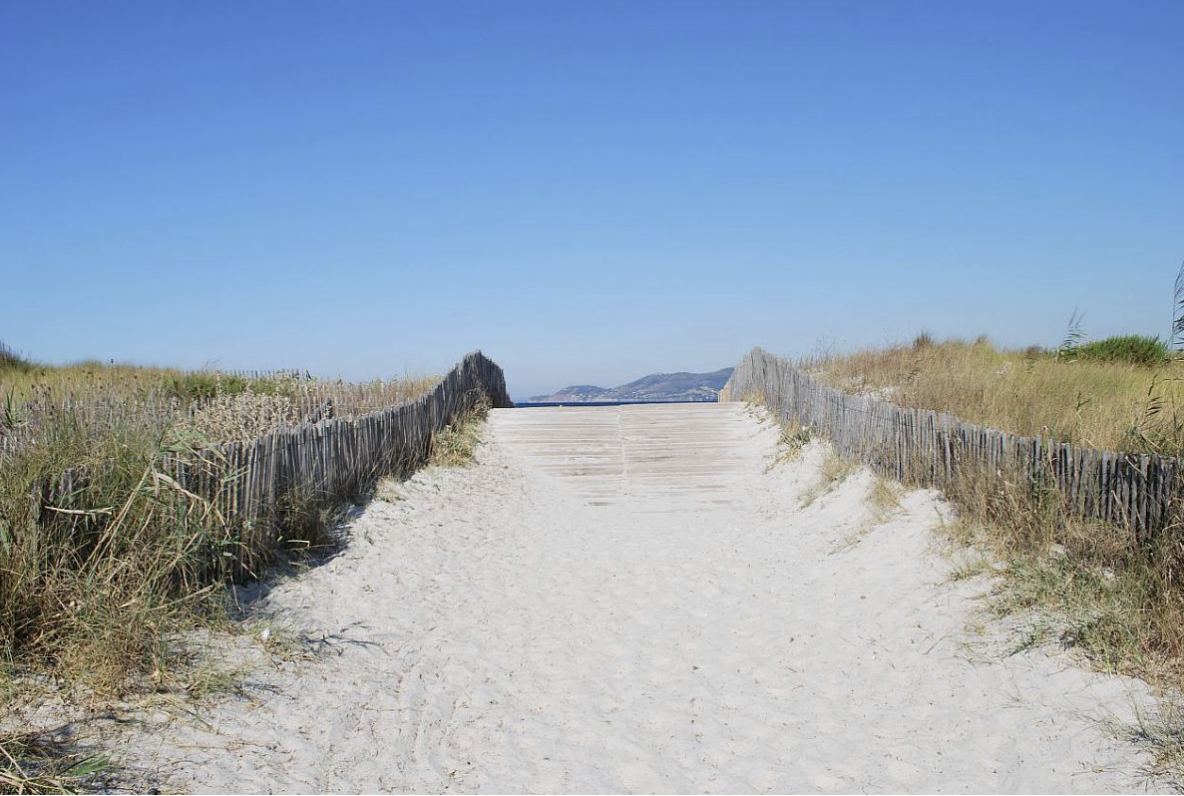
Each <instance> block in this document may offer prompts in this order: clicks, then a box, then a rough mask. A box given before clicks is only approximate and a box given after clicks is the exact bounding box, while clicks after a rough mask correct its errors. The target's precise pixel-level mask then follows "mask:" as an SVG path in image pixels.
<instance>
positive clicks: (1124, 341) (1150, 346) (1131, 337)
mask: <svg viewBox="0 0 1184 796" xmlns="http://www.w3.org/2000/svg"><path fill="white" fill-rule="evenodd" d="M1065 353H1066V354H1067V355H1068V356H1070V357H1073V358H1076V359H1079V360H1095V361H1099V362H1118V363H1124V364H1128V365H1138V366H1141V367H1156V366H1161V365H1166V364H1167V363H1169V362H1170V361H1171V359H1172V352H1171V349H1169V348H1168V344H1167V343H1165V342H1164V341H1163V340H1160V339H1159V338H1158V337H1147V336H1145V335H1139V334H1128V335H1122V336H1119V337H1107V338H1105V339H1103V340H1097V341H1094V342H1090V343H1083V344H1081V345H1077V346H1073V347H1071V348H1070V349H1068V350H1067V351H1066V352H1065Z"/></svg>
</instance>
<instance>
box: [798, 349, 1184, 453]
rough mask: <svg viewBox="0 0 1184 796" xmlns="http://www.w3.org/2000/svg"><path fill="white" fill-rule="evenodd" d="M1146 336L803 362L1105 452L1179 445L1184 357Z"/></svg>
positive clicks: (923, 402) (846, 379)
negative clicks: (1168, 354)
mask: <svg viewBox="0 0 1184 796" xmlns="http://www.w3.org/2000/svg"><path fill="white" fill-rule="evenodd" d="M1164 351H1166V347H1165V346H1164V345H1163V343H1162V342H1159V341H1156V340H1155V338H1134V337H1126V338H1110V339H1109V340H1105V341H1098V342H1097V343H1088V344H1083V345H1070V346H1065V347H1063V348H1061V349H1060V350H1045V349H1041V348H1038V347H1035V346H1033V347H1030V348H1027V349H1022V350H1007V349H1000V348H997V347H995V346H994V345H992V344H991V343H990V341H989V340H987V339H986V338H979V339H978V340H976V341H974V342H966V341H959V340H948V341H945V342H940V343H939V342H936V341H935V340H933V338H932V337H931V336H929V335H920V336H918V337H917V339H916V340H914V341H913V343H912V344H909V345H897V346H890V347H887V348H883V349H874V350H865V351H858V352H855V353H853V354H848V355H844V356H837V357H834V358H831V359H827V360H824V361H819V362H814V363H810V365H809V367H810V369H811V372H813V373H815V374H816V375H817V376H818V377H820V378H821V379H822V380H823V381H825V382H826V383H828V384H830V385H831V386H833V387H836V388H838V389H841V390H844V391H846V392H851V393H872V394H876V395H878V396H881V397H884V398H887V399H888V400H891V401H893V402H894V403H897V404H900V405H901V406H907V407H916V408H922V409H934V410H938V411H944V412H949V413H950V414H953V415H955V416H957V417H959V418H961V419H963V420H966V421H969V422H972V423H977V424H979V425H985V426H990V427H992V428H998V429H1003V430H1006V431H1010V432H1013V433H1018V434H1024V435H1029V436H1030V435H1036V434H1040V435H1042V436H1045V437H1052V438H1055V439H1057V440H1060V441H1062V442H1072V443H1076V444H1080V445H1085V446H1088V447H1094V448H1101V449H1105V450H1114V451H1129V452H1140V453H1160V454H1164V455H1180V454H1181V453H1184V411H1181V410H1182V409H1184V388H1182V387H1181V386H1180V385H1181V383H1182V382H1181V380H1184V363H1181V362H1175V361H1171V360H1170V359H1166V358H1164V357H1163V356H1161V354H1162V353H1163V352H1164Z"/></svg>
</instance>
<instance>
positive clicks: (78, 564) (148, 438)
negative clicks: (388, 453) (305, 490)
mask: <svg viewBox="0 0 1184 796" xmlns="http://www.w3.org/2000/svg"><path fill="white" fill-rule="evenodd" d="M435 381H436V380H435V379H417V380H407V381H397V380H392V381H388V382H374V383H370V384H346V383H343V382H320V381H317V380H315V379H312V378H310V377H308V376H306V375H297V374H281V375H268V376H264V377H261V378H248V377H244V376H236V375H227V374H217V373H206V372H202V373H185V372H182V371H176V370H167V369H152V368H144V369H138V368H131V367H126V366H104V365H99V364H97V363H86V364H83V365H77V366H70V367H64V368H51V367H45V366H41V365H38V364H36V363H32V362H29V361H27V360H24V359H22V358H20V357H17V356H15V355H13V354H12V352H11V351H9V350H7V349H5V348H4V347H3V346H2V345H0V395H2V396H3V398H2V399H0V443H2V442H4V440H5V439H7V441H8V443H9V444H8V445H7V447H5V446H4V445H0V714H3V713H5V712H7V710H8V709H9V708H10V707H12V706H15V705H17V704H18V703H19V702H20V700H22V699H23V698H24V696H25V690H24V689H23V688H22V686H21V683H28V682H33V681H37V682H46V677H48V678H49V680H50V681H52V682H53V683H55V684H56V687H57V688H58V689H59V690H61V691H63V692H64V693H66V694H68V695H71V696H73V697H74V698H82V699H90V698H96V697H97V698H105V697H107V696H114V695H118V694H122V693H126V692H127V691H128V690H129V689H130V690H147V691H151V690H153V689H154V688H157V687H159V686H161V684H162V683H167V682H168V681H169V680H170V678H173V677H174V673H175V672H177V671H179V670H182V669H184V667H185V666H187V665H188V656H187V655H186V653H184V652H183V651H180V650H178V648H177V646H176V645H175V644H174V643H173V641H174V640H175V639H176V638H178V634H179V633H181V632H182V631H185V630H187V629H190V628H195V627H197V626H199V625H202V624H207V625H208V624H217V623H219V622H222V621H224V620H225V617H226V616H227V615H228V613H227V607H228V606H227V599H228V598H227V590H226V588H225V586H226V584H228V583H230V582H232V581H237V580H242V579H244V578H250V577H253V576H256V575H258V574H260V573H261V572H262V571H263V569H264V568H265V567H267V566H268V565H269V564H270V563H271V562H272V561H273V560H274V559H275V558H276V557H277V556H283V555H286V554H290V553H299V552H303V551H307V550H308V549H310V548H316V547H318V546H321V545H325V544H327V543H329V537H328V533H327V532H328V529H329V526H330V524H331V522H332V520H333V516H332V515H333V511H334V506H332V505H328V503H327V501H326V500H324V499H322V498H321V496H318V495H311V494H302V493H297V492H291V493H289V494H287V495H285V496H284V498H283V499H282V500H281V501H280V503H279V505H278V507H277V508H276V510H275V511H274V512H273V513H272V515H271V516H268V517H266V518H263V519H261V520H256V521H254V522H247V523H244V522H241V521H237V520H235V519H234V518H232V517H224V516H221V515H220V514H219V513H218V510H217V509H216V507H215V506H216V504H215V503H214V502H211V501H210V500H209V499H208V497H209V496H206V497H202V496H199V495H196V494H193V493H192V492H189V491H187V490H185V489H183V488H181V487H180V486H179V485H178V484H177V483H176V482H174V481H173V480H172V479H171V478H170V477H169V476H168V475H167V473H168V472H169V469H168V467H167V464H166V463H167V462H168V461H169V460H170V458H171V457H177V456H181V457H189V458H193V457H195V456H196V454H197V453H199V452H200V451H203V450H204V451H206V453H207V456H209V454H210V453H211V452H216V451H217V450H218V448H217V444H218V443H220V442H222V441H225V440H232V439H249V438H253V437H256V436H259V435H260V434H262V433H264V432H266V431H268V430H269V429H271V428H272V427H274V426H276V425H279V424H294V423H298V422H301V421H302V420H304V419H308V418H309V417H310V415H312V413H314V412H318V411H319V412H320V413H321V416H325V415H326V414H327V412H326V410H325V405H326V402H330V403H331V404H332V405H333V409H332V412H333V414H334V415H335V416H338V417H340V416H351V415H354V414H361V413H364V412H366V411H371V410H372V409H375V408H379V407H381V406H387V405H390V404H392V403H398V402H400V401H402V400H406V399H409V398H413V397H416V396H418V395H420V394H423V393H424V392H426V391H427V390H428V389H430V388H431V386H433V385H434V383H435ZM209 461H210V464H209V466H211V467H218V466H220V465H219V464H218V458H217V455H214V456H212V457H209ZM67 471H75V472H80V473H83V474H84V476H83V477H82V478H81V479H80V480H79V486H78V487H77V489H76V490H75V491H74V493H72V494H70V495H67V496H66V497H64V498H62V499H60V500H56V501H55V504H54V505H53V506H46V505H43V502H42V501H41V500H40V499H38V497H37V496H38V495H39V494H40V490H41V489H42V488H43V487H44V485H46V484H47V483H48V482H50V481H51V480H52V479H54V478H56V477H58V476H60V475H61V474H63V473H65V472H67ZM48 750H49V747H46V746H44V745H38V744H35V743H32V742H31V741H30V740H29V738H28V737H27V736H23V735H19V734H17V735H13V734H11V733H10V734H9V735H7V736H2V737H0V791H13V792H21V791H24V792H39V791H45V790H48V791H55V790H59V791H60V790H61V789H63V788H69V787H73V785H72V784H71V783H77V782H79V781H80V779H79V778H80V777H84V776H86V775H88V772H89V771H90V769H89V768H87V766H81V764H77V765H76V763H78V761H72V760H71V759H69V758H68V756H66V757H63V755H61V754H58V755H56V756H55V755H51V754H49V751H48ZM43 753H44V754H43ZM87 765H89V763H88V764H87ZM80 766H81V767H80Z"/></svg>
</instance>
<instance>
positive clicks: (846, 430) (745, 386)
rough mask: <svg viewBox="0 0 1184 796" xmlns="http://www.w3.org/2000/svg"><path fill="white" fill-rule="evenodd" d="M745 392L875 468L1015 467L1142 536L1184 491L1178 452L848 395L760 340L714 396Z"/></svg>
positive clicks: (885, 471)
mask: <svg viewBox="0 0 1184 796" xmlns="http://www.w3.org/2000/svg"><path fill="white" fill-rule="evenodd" d="M753 398H755V399H758V400H760V401H762V402H763V403H764V404H765V405H766V406H767V407H769V409H770V410H771V411H773V412H775V413H776V414H777V415H778V418H779V420H780V421H781V423H782V425H787V424H789V423H799V424H801V425H803V426H810V427H812V428H813V429H815V430H817V431H819V432H821V433H822V434H824V435H825V436H827V437H829V438H830V439H831V440H832V441H833V442H834V444H835V446H836V447H837V448H838V451H839V454H840V455H842V456H845V457H849V458H854V459H858V460H859V461H861V462H863V463H864V464H866V465H868V467H870V468H871V469H872V470H874V471H876V472H878V473H880V474H882V475H885V476H888V477H891V478H896V479H898V480H906V479H916V480H918V481H920V482H921V483H924V484H927V485H931V486H936V487H938V488H942V487H944V486H946V485H948V484H949V483H950V482H951V479H953V478H954V477H955V476H957V475H959V474H960V468H966V467H969V466H974V467H979V468H981V469H982V470H983V471H985V472H986V473H987V474H988V475H990V474H994V475H995V476H996V477H1000V478H1002V477H1004V474H1005V473H1006V474H1012V473H1015V472H1020V473H1023V474H1025V475H1026V476H1027V477H1028V479H1029V480H1030V483H1031V484H1033V485H1034V486H1035V485H1041V484H1055V485H1056V487H1057V488H1058V489H1059V491H1060V494H1061V496H1062V499H1063V500H1064V501H1065V503H1066V505H1067V507H1068V508H1069V509H1070V510H1071V511H1073V512H1074V513H1076V514H1077V515H1078V516H1082V517H1088V518H1094V519H1100V520H1105V521H1107V522H1112V523H1115V524H1119V525H1123V526H1125V527H1128V528H1130V529H1131V530H1133V531H1134V532H1135V533H1136V534H1138V535H1139V537H1140V538H1143V539H1146V538H1148V537H1149V536H1151V535H1153V534H1155V533H1156V532H1157V531H1160V530H1162V529H1163V528H1164V527H1165V526H1167V525H1168V524H1169V523H1171V522H1173V521H1174V520H1175V518H1176V513H1177V512H1176V508H1177V507H1178V506H1179V505H1181V503H1180V501H1181V498H1182V497H1184V489H1182V488H1181V474H1182V473H1184V460H1181V459H1178V458H1166V457H1159V456H1148V455H1140V454H1129V453H1112V452H1108V451H1099V450H1093V449H1090V448H1082V447H1079V446H1076V445H1070V444H1067V443H1062V442H1057V441H1056V440H1050V439H1044V438H1042V437H1039V436H1036V437H1024V436H1020V435H1017V434H1010V433H1007V432H1005V431H997V430H995V429H991V428H984V427H982V426H976V425H974V424H972V423H966V422H963V421H961V420H959V419H957V418H955V417H952V416H951V415H948V414H945V413H943V412H933V411H929V410H924V409H907V408H904V407H900V406H897V405H895V404H892V403H889V402H887V401H881V400H877V399H875V398H872V397H869V396H858V395H848V394H846V393H844V392H841V391H839V390H836V389H833V388H831V387H828V386H826V385H825V384H822V383H821V382H819V381H818V380H817V379H815V378H813V377H811V376H810V375H808V374H806V373H804V372H802V371H801V370H799V369H798V368H796V367H795V366H794V365H793V364H792V363H790V362H788V361H787V360H785V359H782V358H781V357H778V356H774V355H772V354H769V353H768V352H766V351H762V350H761V349H759V348H757V349H753V350H752V351H751V352H750V353H749V354H747V355H746V356H745V357H744V359H742V360H741V362H740V364H739V365H738V366H737V367H736V371H735V373H733V374H732V378H731V379H730V380H729V381H728V383H727V384H726V385H725V386H724V388H723V390H722V391H721V392H720V400H721V401H729V400H731V401H738V400H749V399H753Z"/></svg>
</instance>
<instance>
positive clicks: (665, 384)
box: [527, 368, 733, 403]
mask: <svg viewBox="0 0 1184 796" xmlns="http://www.w3.org/2000/svg"><path fill="white" fill-rule="evenodd" d="M732 370H733V369H732V368H724V369H723V370H717V371H715V372H714V373H651V374H650V375H648V376H642V377H641V378H640V379H637V380H636V381H631V382H629V383H628V384H622V385H620V386H619V387H597V386H596V385H594V384H573V385H572V386H570V387H564V388H563V389H562V390H559V391H557V392H554V393H552V394H551V395H535V396H533V397H531V398H528V399H527V401H529V402H538V403H547V402H571V403H578V402H595V401H714V400H716V398H717V397H718V395H719V390H720V388H721V387H723V386H724V384H725V383H727V381H728V379H729V378H731V376H732Z"/></svg>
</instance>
